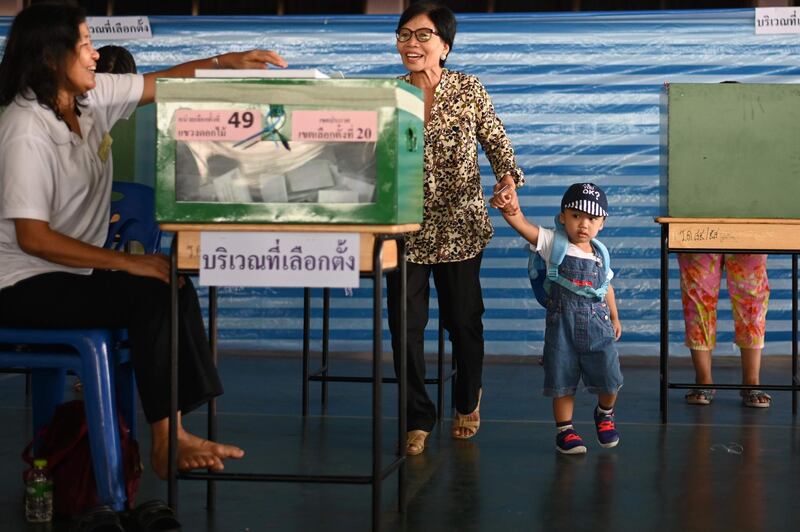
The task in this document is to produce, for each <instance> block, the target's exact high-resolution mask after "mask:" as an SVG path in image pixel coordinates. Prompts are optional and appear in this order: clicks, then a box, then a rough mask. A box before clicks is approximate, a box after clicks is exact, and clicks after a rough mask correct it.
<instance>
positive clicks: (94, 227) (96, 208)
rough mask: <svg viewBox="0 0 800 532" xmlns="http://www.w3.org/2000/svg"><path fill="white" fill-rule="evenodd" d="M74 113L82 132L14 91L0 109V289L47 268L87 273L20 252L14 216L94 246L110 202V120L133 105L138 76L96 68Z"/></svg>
mask: <svg viewBox="0 0 800 532" xmlns="http://www.w3.org/2000/svg"><path fill="white" fill-rule="evenodd" d="M96 82H97V86H96V87H95V88H94V89H93V90H91V91H89V93H88V94H87V98H86V99H85V100H83V106H82V107H81V109H80V111H81V115H80V116H79V117H78V122H79V124H80V128H81V133H82V135H83V138H81V137H80V136H78V135H77V134H75V133H73V132H71V131H70V130H69V128H68V127H67V125H66V124H65V123H64V122H63V121H61V120H58V119H57V118H56V116H55V113H53V111H51V110H50V109H49V108H47V107H43V106H42V105H40V104H39V103H38V102H37V101H36V100H35V99H34V100H28V99H25V98H23V97H22V96H21V95H17V97H16V98H15V100H14V101H13V102H12V103H11V105H9V106H8V108H7V109H6V110H5V112H3V114H2V116H0V288H4V287H6V286H11V285H13V284H15V283H17V282H19V281H21V280H23V279H27V278H28V277H33V276H34V275H39V274H42V273H47V272H56V271H63V272H72V273H80V274H86V275H88V274H89V273H91V269H88V268H70V267H67V266H62V265H60V264H55V263H53V262H49V261H46V260H43V259H40V258H38V257H34V256H33V255H29V254H27V253H25V252H24V251H22V250H21V249H20V247H19V244H18V243H17V236H16V231H15V229H14V220H13V219H14V218H30V219H34V220H42V221H46V222H49V224H50V227H51V228H52V229H53V230H55V231H58V232H59V233H62V234H64V235H67V236H70V237H72V238H75V239H77V240H81V241H83V242H86V243H88V244H92V245H95V246H102V245H103V243H104V242H105V239H106V234H107V233H108V223H109V219H108V217H109V209H110V202H111V181H112V177H113V168H112V161H111V150H110V140H111V139H110V137H109V135H108V132H109V131H110V130H111V126H113V125H114V123H115V122H116V121H117V120H119V119H121V118H128V117H129V116H130V115H131V114H132V113H133V111H134V110H135V109H136V105H137V103H138V102H139V100H140V99H141V96H142V90H143V88H144V78H143V77H142V76H140V75H136V74H124V75H114V74H98V75H97V77H96Z"/></svg>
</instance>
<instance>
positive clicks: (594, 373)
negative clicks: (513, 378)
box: [543, 255, 622, 397]
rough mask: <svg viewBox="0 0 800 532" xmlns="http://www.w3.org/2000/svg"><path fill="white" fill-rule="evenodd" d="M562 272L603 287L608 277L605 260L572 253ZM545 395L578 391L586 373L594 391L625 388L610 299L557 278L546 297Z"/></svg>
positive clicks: (569, 277)
mask: <svg viewBox="0 0 800 532" xmlns="http://www.w3.org/2000/svg"><path fill="white" fill-rule="evenodd" d="M558 273H559V275H560V276H561V277H563V278H565V279H569V280H571V281H578V284H586V285H589V284H591V286H592V287H593V288H599V287H600V285H601V284H603V282H604V281H605V270H604V268H603V265H602V264H600V259H597V260H591V259H582V258H578V257H571V256H569V255H567V256H566V257H564V260H563V262H562V263H561V265H560V266H559V268H558ZM544 375H545V377H544V390H543V393H544V395H547V396H553V397H562V396H565V395H575V391H576V389H577V387H578V382H579V380H580V379H581V378H583V384H584V386H586V389H587V390H588V391H589V392H591V393H595V394H601V393H603V394H615V393H617V391H618V390H619V389H620V387H622V373H621V372H620V369H619V355H618V353H617V348H616V346H615V345H614V327H613V326H612V325H611V316H610V314H609V311H608V305H607V304H606V302H605V300H603V301H597V300H596V299H590V298H587V297H584V296H580V295H578V294H575V293H573V292H571V291H570V290H569V289H567V288H563V287H561V286H559V285H557V284H555V283H552V284H551V286H550V295H549V298H548V301H547V324H546V327H545V333H544Z"/></svg>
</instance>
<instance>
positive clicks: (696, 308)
mask: <svg viewBox="0 0 800 532" xmlns="http://www.w3.org/2000/svg"><path fill="white" fill-rule="evenodd" d="M678 265H679V266H680V270H681V299H682V300H683V318H684V321H685V323H686V345H687V347H689V349H694V350H698V351H709V350H712V349H714V346H715V344H716V334H717V301H718V300H719V289H720V283H721V281H722V271H723V269H724V270H726V271H727V275H726V277H727V280H728V294H729V295H730V298H731V311H732V313H733V325H734V333H735V338H736V345H738V346H739V347H740V348H744V349H761V348H763V347H764V331H765V328H766V319H767V303H768V302H769V282H768V280H767V256H766V255H752V254H726V255H723V254H720V253H680V254H678Z"/></svg>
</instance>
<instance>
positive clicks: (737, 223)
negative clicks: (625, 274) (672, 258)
mask: <svg viewBox="0 0 800 532" xmlns="http://www.w3.org/2000/svg"><path fill="white" fill-rule="evenodd" d="M656 222H657V223H659V224H660V225H661V282H660V295H661V309H660V314H661V316H660V321H661V326H660V330H661V338H660V349H659V352H660V353H659V359H660V360H659V362H660V364H659V377H660V394H659V400H660V410H661V423H663V424H666V423H667V414H668V401H667V399H668V392H669V390H670V389H685V390H697V389H701V388H708V385H707V384H695V383H685V382H670V380H669V254H670V253H758V254H771V255H772V254H779V255H791V256H792V378H791V381H792V384H789V385H779V384H758V385H746V384H714V386H713V387H714V388H715V389H718V390H753V389H759V390H774V391H791V392H792V415H793V416H796V415H797V392H798V390H800V379H799V378H798V374H797V370H798V349H797V340H798V338H797V337H798V324H797V317H798V316H797V314H798V311H797V275H798V267H797V255H798V253H800V247H799V248H793V247H792V245H791V244H790V245H789V247H783V246H782V241H780V240H772V242H770V241H771V239H770V238H764V239H763V241H761V242H759V243H760V244H767V246H766V248H765V249H764V248H750V247H747V246H751V245H754V243H755V241H754V239H753V238H752V235H745V236H744V237H743V238H742V239H740V240H738V241H737V239H736V234H735V231H736V229H737V228H741V227H742V226H747V225H750V226H752V229H751V230H749V231H748V232H752V233H753V234H757V233H758V232H759V230H760V228H764V229H763V230H764V231H765V232H768V231H771V230H775V229H777V228H778V227H777V226H778V225H783V226H784V227H781V228H780V230H781V231H784V232H785V231H796V232H797V235H800V220H763V219H733V218H730V219H705V218H668V217H659V218H656ZM696 224H699V225H706V226H707V227H719V228H723V230H727V229H728V227H731V228H732V229H730V231H732V233H731V234H730V235H728V236H729V239H727V240H726V239H723V238H721V237H720V238H716V239H711V238H708V235H706V236H705V238H703V239H701V240H692V241H691V242H688V241H687V242H680V243H679V245H670V225H673V226H675V227H673V230H677V229H678V228H689V227H691V226H694V225H696ZM684 230H685V229H684ZM718 236H719V235H718ZM695 242H696V243H695ZM770 244H771V245H770Z"/></svg>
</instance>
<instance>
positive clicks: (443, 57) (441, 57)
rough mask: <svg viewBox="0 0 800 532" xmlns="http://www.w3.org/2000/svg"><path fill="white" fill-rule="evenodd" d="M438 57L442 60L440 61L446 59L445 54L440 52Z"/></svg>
mask: <svg viewBox="0 0 800 532" xmlns="http://www.w3.org/2000/svg"><path fill="white" fill-rule="evenodd" d="M439 59H440V60H442V61H445V60H447V54H442V55H440V56H439Z"/></svg>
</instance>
